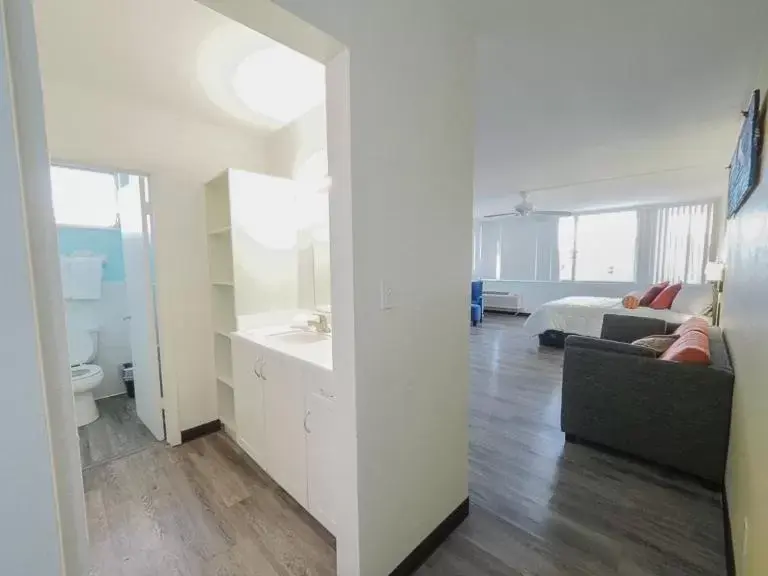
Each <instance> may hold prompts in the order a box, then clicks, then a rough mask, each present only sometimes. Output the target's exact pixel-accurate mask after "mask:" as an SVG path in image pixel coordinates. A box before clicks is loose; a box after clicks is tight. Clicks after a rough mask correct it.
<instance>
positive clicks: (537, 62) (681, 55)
mask: <svg viewBox="0 0 768 576" xmlns="http://www.w3.org/2000/svg"><path fill="white" fill-rule="evenodd" d="M484 6H485V9H484V12H483V13H482V14H481V15H480V16H479V17H478V22H479V25H480V26H481V27H482V29H483V32H484V33H483V35H482V36H481V39H480V42H479V46H478V54H477V61H478V70H477V82H476V108H477V126H476V135H477V140H476V165H475V171H476V182H475V197H476V202H475V204H476V212H477V213H478V214H489V213H492V212H495V211H503V210H506V209H508V208H509V207H511V206H512V205H514V204H515V203H516V202H518V201H519V195H518V191H519V190H538V189H546V190H542V191H541V192H536V193H533V194H532V195H531V199H532V201H533V202H534V203H535V204H537V205H539V206H541V207H542V208H548V209H556V208H563V209H585V208H586V209H589V208H598V207H608V206H611V205H632V204H637V203H641V202H658V201H665V200H672V199H676V198H689V197H712V196H719V195H721V194H722V193H723V191H724V188H723V186H724V185H725V182H726V178H727V173H726V172H725V170H724V169H723V168H724V167H725V166H727V164H728V163H729V161H730V156H731V153H732V151H733V149H734V147H735V142H736V136H737V132H738V128H739V124H740V121H741V118H740V116H739V110H740V109H741V107H742V106H743V105H744V103H745V102H746V100H747V98H748V95H749V94H750V91H751V90H752V89H754V88H755V87H756V86H755V81H756V79H757V76H758V70H759V64H760V59H761V55H762V58H763V59H765V58H766V51H765V50H761V48H764V47H766V46H768V38H767V37H766V27H765V23H766V22H768V2H765V0H730V1H728V2H725V1H722V0H675V1H674V2H669V1H668V0H663V1H662V0H642V1H631V2H630V1H628V0H616V1H603V0H578V1H570V2H565V1H561V0H526V1H519V0H515V1H512V2H510V1H501V0H499V1H493V0H489V1H488V2H487V3H485V4H484ZM682 168H689V170H682V171H681V170H680V169H682ZM638 175H642V176H638ZM628 176H633V177H632V178H629V179H627V180H624V178H625V177H628ZM592 181H599V183H597V184H594V185H591V184H588V183H589V182H592ZM579 183H581V184H579Z"/></svg>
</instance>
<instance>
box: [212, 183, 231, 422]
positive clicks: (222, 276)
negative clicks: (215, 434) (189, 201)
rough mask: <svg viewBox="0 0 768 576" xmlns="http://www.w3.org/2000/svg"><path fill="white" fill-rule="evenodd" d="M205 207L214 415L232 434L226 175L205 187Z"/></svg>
mask: <svg viewBox="0 0 768 576" xmlns="http://www.w3.org/2000/svg"><path fill="white" fill-rule="evenodd" d="M205 207H206V225H207V231H208V266H209V276H210V284H211V287H210V291H211V313H212V317H213V350H214V366H215V370H216V399H217V403H218V415H219V420H221V422H222V424H224V427H225V430H227V431H228V432H229V433H231V434H234V433H235V432H236V429H235V396H234V388H233V378H232V344H231V341H230V336H229V335H230V332H234V331H235V330H236V329H237V319H236V316H235V278H234V272H233V257H232V223H231V211H230V197H229V172H225V173H223V174H222V175H221V176H219V177H217V178H215V179H214V180H212V181H211V182H209V183H208V184H207V185H206V187H205Z"/></svg>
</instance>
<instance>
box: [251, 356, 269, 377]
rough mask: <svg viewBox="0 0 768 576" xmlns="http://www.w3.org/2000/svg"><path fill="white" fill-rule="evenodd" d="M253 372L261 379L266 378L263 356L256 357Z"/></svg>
mask: <svg viewBox="0 0 768 576" xmlns="http://www.w3.org/2000/svg"><path fill="white" fill-rule="evenodd" d="M253 373H254V374H256V377H257V378H258V379H259V380H266V378H264V358H262V357H261V356H259V357H258V358H256V362H254V363H253Z"/></svg>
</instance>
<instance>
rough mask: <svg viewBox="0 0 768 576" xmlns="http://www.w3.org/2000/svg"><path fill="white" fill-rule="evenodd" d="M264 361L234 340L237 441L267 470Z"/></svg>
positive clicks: (250, 346)
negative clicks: (262, 364)
mask: <svg viewBox="0 0 768 576" xmlns="http://www.w3.org/2000/svg"><path fill="white" fill-rule="evenodd" d="M261 360H262V358H261V357H260V356H259V355H258V354H256V348H255V347H254V345H253V344H251V343H250V342H248V341H246V340H243V339H242V338H238V337H236V336H234V337H232V373H233V379H234V389H235V422H236V429H237V441H238V444H240V446H241V447H242V448H243V450H245V451H246V452H247V453H248V455H249V456H250V457H251V458H253V459H254V460H255V461H256V463H257V464H259V465H260V466H262V467H263V468H266V462H267V458H266V454H267V439H266V427H265V410H264V381H263V380H262V379H261V377H260V376H259V374H260V372H259V371H260V370H261Z"/></svg>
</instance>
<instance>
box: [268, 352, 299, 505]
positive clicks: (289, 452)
mask: <svg viewBox="0 0 768 576" xmlns="http://www.w3.org/2000/svg"><path fill="white" fill-rule="evenodd" d="M265 352H266V354H265V356H264V364H263V367H262V370H261V375H262V377H263V383H264V401H265V406H266V413H265V422H266V437H267V472H269V475H270V476H272V478H273V479H274V480H275V482H277V483H278V484H280V486H282V487H283V489H284V490H285V491H286V492H288V493H289V494H290V495H291V496H293V497H294V498H295V499H296V501H297V502H298V503H299V504H301V505H302V506H304V507H305V508H306V507H307V445H306V434H305V432H304V416H305V413H304V387H303V385H302V381H301V367H300V366H301V363H300V362H299V361H297V360H292V359H290V358H287V357H285V356H283V355H282V354H280V353H277V352H274V351H272V350H265Z"/></svg>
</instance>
